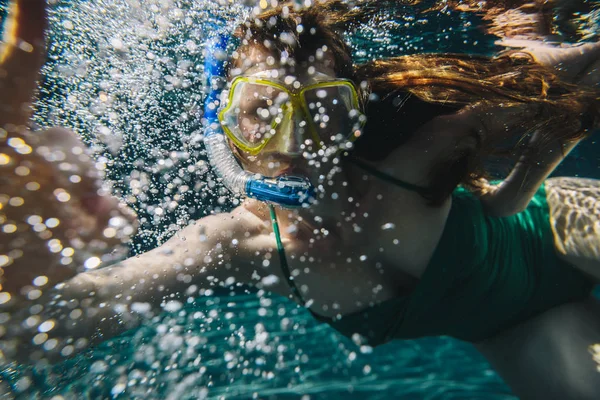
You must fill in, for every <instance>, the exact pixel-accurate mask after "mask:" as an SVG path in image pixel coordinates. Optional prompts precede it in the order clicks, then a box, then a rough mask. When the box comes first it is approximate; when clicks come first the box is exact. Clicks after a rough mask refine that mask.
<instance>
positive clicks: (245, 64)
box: [230, 46, 336, 83]
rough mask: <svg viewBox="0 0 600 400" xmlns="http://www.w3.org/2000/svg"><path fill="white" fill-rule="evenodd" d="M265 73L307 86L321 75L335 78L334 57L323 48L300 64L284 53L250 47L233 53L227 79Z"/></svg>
mask: <svg viewBox="0 0 600 400" xmlns="http://www.w3.org/2000/svg"><path fill="white" fill-rule="evenodd" d="M265 71H274V72H275V75H277V76H278V77H279V78H280V79H282V80H283V79H284V77H286V76H293V77H295V78H296V79H297V80H298V81H300V82H301V83H309V82H311V81H314V80H315V79H318V77H322V76H328V77H330V78H335V77H336V74H335V69H334V57H333V55H332V54H331V52H330V51H327V48H326V47H325V46H324V49H319V50H318V51H317V52H316V53H315V54H311V55H308V56H307V57H304V59H303V60H301V61H298V60H296V59H294V58H292V57H289V56H288V55H287V54H286V53H285V52H283V53H282V54H279V53H277V52H273V51H270V50H268V49H265V48H262V47H259V46H250V47H246V48H244V49H240V50H238V51H237V52H236V53H235V54H234V63H233V68H232V69H231V71H230V78H235V77H236V76H240V75H243V76H247V75H253V74H257V73H260V72H265Z"/></svg>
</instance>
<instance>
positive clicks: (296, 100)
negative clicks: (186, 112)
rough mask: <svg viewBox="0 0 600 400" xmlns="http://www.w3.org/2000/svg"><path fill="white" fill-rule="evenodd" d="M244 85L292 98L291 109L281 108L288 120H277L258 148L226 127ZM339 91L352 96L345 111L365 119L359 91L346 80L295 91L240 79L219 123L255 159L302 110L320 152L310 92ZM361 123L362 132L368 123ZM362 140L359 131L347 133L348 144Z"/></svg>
mask: <svg viewBox="0 0 600 400" xmlns="http://www.w3.org/2000/svg"><path fill="white" fill-rule="evenodd" d="M242 84H258V85H263V86H267V87H271V88H274V89H276V90H279V91H281V92H282V93H286V94H287V95H288V96H289V102H288V104H290V105H291V107H290V106H288V105H286V104H284V105H282V106H281V108H282V109H281V112H282V113H283V116H284V118H285V120H282V121H277V119H274V120H273V121H272V123H271V125H270V128H271V130H272V131H274V132H275V133H274V134H272V135H268V136H267V135H266V136H265V137H264V138H262V139H260V140H259V141H257V143H256V144H251V143H248V142H247V141H246V142H244V141H243V140H242V139H241V138H240V136H242V135H239V134H236V133H235V132H234V131H233V129H236V128H235V127H234V128H233V129H232V127H230V126H229V124H228V123H227V115H228V114H229V113H231V112H232V108H234V107H236V101H235V99H234V94H235V93H236V89H237V86H238V85H242ZM336 87H343V88H345V89H348V90H349V93H350V99H349V100H350V103H351V104H347V105H346V108H347V109H348V110H349V111H351V110H355V111H356V112H357V113H358V114H359V115H360V116H362V113H361V112H360V104H359V100H358V92H357V90H356V87H355V86H354V84H353V83H352V81H350V80H347V79H335V80H329V81H322V82H317V83H314V84H310V85H306V86H300V87H299V88H297V89H296V88H289V87H288V86H285V85H283V84H281V83H279V82H277V81H273V80H269V79H261V78H256V77H247V76H238V77H236V78H235V79H234V80H233V81H232V83H231V87H230V89H229V93H228V94H227V103H226V104H225V106H224V107H223V108H222V109H221V110H220V111H219V113H218V117H219V122H220V123H221V126H222V128H223V131H224V132H225V135H226V136H227V137H228V138H229V139H230V140H231V141H232V142H233V143H234V144H235V145H236V146H237V147H238V148H240V149H241V150H243V151H245V152H247V153H249V154H250V155H256V154H258V153H260V152H261V151H262V150H263V149H264V148H265V146H267V144H268V143H269V142H270V140H271V139H272V138H273V137H275V135H276V134H277V133H278V132H277V128H278V127H279V126H282V125H285V124H286V123H293V122H292V121H291V119H292V118H293V117H294V110H295V109H299V110H302V112H303V114H304V117H305V119H306V121H307V122H308V132H309V133H310V136H309V138H310V139H312V141H313V143H314V144H315V145H316V146H317V148H320V147H321V146H322V142H323V138H321V137H320V136H319V134H318V131H317V127H316V124H315V121H314V120H313V117H312V116H311V112H310V109H309V105H308V104H307V101H306V93H307V92H310V91H314V90H318V89H325V88H336ZM359 122H360V128H362V127H363V126H364V122H365V119H364V117H363V118H359ZM359 136H360V129H359V130H357V129H352V130H351V132H348V134H347V136H346V137H345V138H344V139H345V140H348V141H354V140H356V139H357V138H358V137H359Z"/></svg>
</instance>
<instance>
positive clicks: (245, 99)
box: [222, 82, 290, 149]
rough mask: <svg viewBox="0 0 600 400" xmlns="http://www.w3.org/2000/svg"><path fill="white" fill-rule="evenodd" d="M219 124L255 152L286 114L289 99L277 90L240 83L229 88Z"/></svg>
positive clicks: (272, 133)
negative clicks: (227, 100)
mask: <svg viewBox="0 0 600 400" xmlns="http://www.w3.org/2000/svg"><path fill="white" fill-rule="evenodd" d="M232 91H233V92H232V94H231V96H230V103H229V104H228V105H227V108H226V110H225V112H224V113H223V121H222V123H223V124H224V125H225V126H226V127H227V128H228V130H229V132H231V134H232V135H233V136H235V139H236V141H238V142H239V143H241V144H242V145H243V146H244V147H247V148H249V149H255V148H259V147H261V146H262V145H263V144H264V143H265V142H266V141H268V140H269V139H270V138H271V137H272V136H273V135H274V134H275V131H276V129H277V126H278V125H279V124H281V122H282V121H283V118H284V113H285V112H286V110H288V109H289V108H290V107H289V103H290V98H289V95H288V94H287V93H286V92H285V91H283V90H281V89H278V88H276V87H273V86H270V85H266V84H260V83H250V82H239V83H237V84H235V85H234V87H232Z"/></svg>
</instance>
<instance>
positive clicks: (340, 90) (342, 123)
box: [304, 83, 360, 144]
mask: <svg viewBox="0 0 600 400" xmlns="http://www.w3.org/2000/svg"><path fill="white" fill-rule="evenodd" d="M304 101H305V102H306V107H307V109H308V112H309V114H310V117H311V122H312V125H313V127H314V129H315V131H316V133H317V135H318V136H319V138H320V140H321V141H323V143H324V144H332V143H340V142H342V141H344V140H347V139H348V137H349V136H350V135H351V134H352V133H353V132H354V131H355V130H356V129H359V128H360V120H359V118H360V113H359V112H358V102H357V99H356V95H355V93H354V91H353V90H352V88H351V86H350V85H349V84H339V83H338V84H335V83H332V84H331V85H329V86H320V87H317V88H313V89H310V90H306V91H305V92H304Z"/></svg>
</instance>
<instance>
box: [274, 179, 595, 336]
mask: <svg viewBox="0 0 600 400" xmlns="http://www.w3.org/2000/svg"><path fill="white" fill-rule="evenodd" d="M369 172H373V171H369ZM377 176H378V177H382V176H381V173H379V174H378V175H377ZM388 178H390V179H386V180H393V178H391V177H388ZM395 183H396V184H398V185H401V186H403V187H405V188H408V189H411V188H412V189H411V190H415V187H414V186H413V185H406V184H403V183H401V182H398V181H396V182H395ZM417 189H418V188H417ZM276 236H278V235H276ZM553 240H554V239H553V234H552V230H551V227H550V218H549V209H548V204H547V201H546V194H545V189H544V188H543V187H542V188H540V190H539V191H538V192H537V194H536V195H535V196H534V198H533V199H532V201H531V203H530V204H529V206H528V207H527V209H526V210H524V211H522V212H520V213H518V214H516V215H513V216H510V217H504V218H495V217H490V216H487V215H486V214H485V213H484V211H483V208H482V205H481V202H480V201H479V200H478V199H477V198H476V197H475V196H474V195H472V194H471V193H470V192H469V191H468V190H466V189H463V188H458V189H456V190H455V191H454V193H453V194H452V207H451V209H450V213H449V215H448V220H447V222H446V226H445V228H444V232H443V234H442V237H441V239H440V241H439V243H438V245H437V248H436V250H435V252H434V254H433V257H432V259H431V261H430V263H429V265H428V266H427V268H426V270H425V272H424V273H423V276H422V277H421V279H420V281H419V283H418V284H417V286H416V287H415V289H414V290H413V291H412V293H411V294H410V295H407V296H401V297H396V298H392V299H389V300H387V301H383V302H381V303H378V304H376V305H374V306H372V307H369V308H367V309H365V310H362V311H359V312H354V313H351V314H347V315H344V316H343V317H342V318H341V319H331V318H325V317H321V316H318V315H316V314H314V313H313V315H315V317H316V318H317V319H318V320H320V321H323V322H327V323H328V324H330V325H331V326H333V327H334V328H335V329H336V330H338V331H340V332H341V333H342V334H344V335H346V336H352V335H353V334H356V333H357V334H359V335H361V336H363V337H364V338H365V339H366V341H367V343H368V344H370V345H372V346H376V345H379V344H383V343H386V342H388V341H390V340H392V339H407V338H418V337H423V336H440V335H447V336H452V337H455V338H457V339H462V340H465V341H469V342H479V341H481V340H484V339H487V338H489V337H491V336H494V335H496V334H497V333H499V332H500V331H502V330H504V329H507V328H510V327H511V326H514V325H516V324H518V323H519V322H522V321H525V320H527V319H529V318H531V317H532V316H534V315H536V314H539V313H541V312H543V311H545V310H548V309H550V308H552V307H555V306H558V305H560V304H564V303H567V302H571V301H576V300H581V299H584V298H586V297H588V296H589V294H590V292H591V289H592V287H593V283H592V281H591V280H590V279H588V278H587V277H586V276H584V275H583V274H582V273H581V272H579V271H578V270H577V269H575V268H574V267H572V266H571V265H569V264H568V263H566V262H564V261H562V260H560V259H559V258H558V257H557V255H556V253H555V250H554V245H553ZM280 255H281V258H282V264H284V266H285V268H284V271H285V272H286V274H287V275H288V282H289V283H290V285H291V286H292V287H293V289H296V288H295V285H294V282H293V280H292V279H290V278H289V273H287V271H286V270H287V262H286V261H285V254H284V253H283V249H281V252H280ZM295 292H296V293H298V292H297V289H296V290H295Z"/></svg>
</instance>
